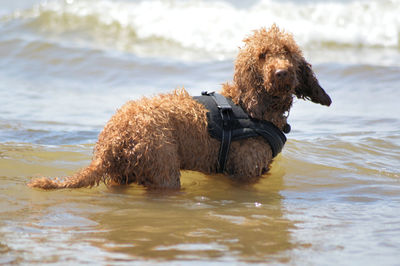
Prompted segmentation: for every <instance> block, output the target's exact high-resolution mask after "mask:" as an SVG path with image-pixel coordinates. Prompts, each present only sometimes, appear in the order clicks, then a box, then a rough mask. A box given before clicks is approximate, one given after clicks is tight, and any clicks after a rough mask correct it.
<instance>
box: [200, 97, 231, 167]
mask: <svg viewBox="0 0 400 266" xmlns="http://www.w3.org/2000/svg"><path fill="white" fill-rule="evenodd" d="M201 95H208V96H211V98H212V99H213V100H214V101H215V103H216V104H217V107H218V109H219V110H220V113H221V118H222V121H223V123H222V138H221V146H220V148H219V153H218V169H217V172H218V173H223V172H224V171H225V166H226V161H227V159H228V154H229V147H230V146H231V141H232V128H231V126H230V121H231V114H232V106H231V105H230V104H229V103H228V101H227V100H226V98H225V97H224V96H222V95H221V94H218V93H215V92H206V91H203V92H202V93H201Z"/></svg>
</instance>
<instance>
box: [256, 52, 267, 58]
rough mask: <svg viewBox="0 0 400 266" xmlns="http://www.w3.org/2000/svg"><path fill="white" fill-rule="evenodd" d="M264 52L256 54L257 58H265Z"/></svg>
mask: <svg viewBox="0 0 400 266" xmlns="http://www.w3.org/2000/svg"><path fill="white" fill-rule="evenodd" d="M265 56H266V53H261V54H259V55H258V58H259V59H265Z"/></svg>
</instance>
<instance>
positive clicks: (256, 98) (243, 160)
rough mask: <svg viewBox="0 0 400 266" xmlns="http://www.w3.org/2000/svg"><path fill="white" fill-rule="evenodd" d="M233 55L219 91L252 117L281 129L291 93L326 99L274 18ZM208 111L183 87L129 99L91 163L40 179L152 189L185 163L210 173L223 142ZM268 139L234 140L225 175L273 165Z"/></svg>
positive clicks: (174, 180) (45, 183)
mask: <svg viewBox="0 0 400 266" xmlns="http://www.w3.org/2000/svg"><path fill="white" fill-rule="evenodd" d="M244 42H245V45H244V47H243V48H241V49H240V50H239V54H238V56H237V59H236V62H235V73H234V78H233V82H231V83H226V84H223V87H222V92H221V94H223V95H224V96H226V97H230V98H232V100H233V102H234V103H235V104H238V105H240V106H241V107H242V108H243V109H244V110H245V111H246V112H247V113H248V114H249V115H250V116H251V117H252V118H255V119H260V120H267V121H271V122H272V123H274V124H275V125H276V126H277V127H278V128H280V129H283V127H284V126H285V125H286V120H287V114H288V112H289V109H290V107H291V106H292V102H293V97H294V96H297V97H298V98H302V99H308V100H311V101H313V102H315V103H320V104H322V105H327V106H329V105H330V103H331V100H330V98H329V96H328V95H327V94H326V93H325V91H324V90H323V89H322V88H321V87H320V86H319V84H318V81H317V79H316V78H315V75H314V73H313V71H312V69H311V65H310V64H308V63H307V62H306V60H305V59H304V57H303V55H302V52H301V50H300V49H299V47H298V46H297V45H296V43H295V41H294V39H293V37H292V35H290V34H288V33H285V32H284V31H281V30H279V28H278V27H277V26H276V25H273V26H272V27H271V28H270V29H269V30H266V29H265V28H262V29H260V30H257V31H254V33H253V35H251V36H249V37H248V38H246V39H245V40H244ZM206 113H207V110H206V109H205V107H204V106H203V105H201V104H199V103H198V102H196V101H195V100H193V98H192V97H191V96H189V94H188V93H187V92H186V91H185V90H184V89H179V90H175V91H173V92H172V93H170V94H161V95H158V96H156V97H153V98H142V99H140V100H137V101H129V102H127V103H126V104H125V105H124V106H122V108H121V109H119V110H118V111H117V112H116V113H115V114H114V115H113V116H112V118H111V119H110V121H109V122H108V123H107V124H106V126H105V127H104V129H103V131H102V132H101V133H100V135H99V139H98V141H97V143H96V146H95V148H94V155H93V159H92V162H91V164H90V165H89V166H88V167H86V168H84V169H83V170H81V171H79V172H77V173H76V174H74V175H73V176H71V177H68V178H65V179H64V180H58V179H49V178H38V179H34V180H32V181H31V182H30V183H29V186H31V187H38V188H44V189H54V188H79V187H92V186H94V185H98V184H99V183H100V182H104V183H105V184H130V183H137V184H141V185H144V186H146V187H150V188H179V187H180V170H181V169H188V170H194V171H200V172H203V173H206V174H212V173H216V171H217V168H218V151H219V147H220V143H219V141H217V140H215V139H213V138H211V137H210V136H209V133H208V130H207V117H206ZM272 159H273V157H272V151H271V148H270V146H269V144H268V143H267V142H266V141H265V140H264V139H263V138H261V137H258V138H252V139H246V140H240V141H235V142H232V144H231V148H230V153H229V156H228V161H227V165H226V174H228V175H230V176H233V177H235V178H238V179H243V180H249V179H251V178H254V177H258V176H260V175H262V174H263V173H265V172H266V171H268V169H269V166H270V164H271V162H272Z"/></svg>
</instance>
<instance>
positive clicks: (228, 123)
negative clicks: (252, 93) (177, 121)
mask: <svg viewBox="0 0 400 266" xmlns="http://www.w3.org/2000/svg"><path fill="white" fill-rule="evenodd" d="M201 95H202V96H195V97H193V98H194V99H195V100H196V101H198V102H199V103H201V104H203V105H204V106H205V107H206V108H207V109H208V112H207V120H208V131H209V133H210V135H211V137H213V138H216V139H218V140H219V141H221V146H220V149H219V154H218V172H219V173H223V172H224V171H225V166H226V161H227V158H228V153H229V147H230V144H231V142H232V141H235V140H241V139H247V138H252V137H258V136H262V137H263V138H264V139H265V140H266V141H267V142H268V143H269V145H270V146H271V150H272V155H273V156H274V157H275V156H276V155H278V153H280V152H281V150H282V148H283V145H284V144H285V142H286V137H285V135H284V134H283V133H282V131H281V130H280V129H279V128H277V127H276V126H275V125H274V124H272V123H271V122H268V121H261V120H257V119H252V118H250V117H249V116H248V115H247V114H246V113H245V112H244V111H243V109H242V108H241V107H240V106H238V105H235V104H234V103H233V102H232V100H231V99H229V98H225V97H224V96H222V95H221V94H218V93H214V92H206V91H205V92H202V93H201ZM289 131H290V126H289V125H287V127H286V130H285V133H289Z"/></svg>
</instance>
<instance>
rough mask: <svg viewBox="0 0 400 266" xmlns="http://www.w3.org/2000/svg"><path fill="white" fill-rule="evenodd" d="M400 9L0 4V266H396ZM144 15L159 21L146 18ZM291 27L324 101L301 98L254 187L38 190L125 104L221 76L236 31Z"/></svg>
mask: <svg viewBox="0 0 400 266" xmlns="http://www.w3.org/2000/svg"><path fill="white" fill-rule="evenodd" d="M399 9H400V2H399V1H397V0H394V1H372V0H366V1H351V2H346V1H335V2H330V3H326V2H323V1H284V2H282V3H280V2H279V1H268V0H262V1H256V0H254V1H225V2H222V1H221V2H215V1H185V2H183V1H164V0H160V1H145V2H144V1H143V2H141V1H123V0H119V1H90V0H83V1H77V0H74V1H73V0H68V1H65V2H64V1H42V2H41V1H35V0H30V1H27V0H18V1H13V2H11V3H9V1H5V0H0V191H1V192H0V264H3V263H4V264H28V263H29V264H44V263H52V264H76V263H88V264H139V265H146V264H150V265H154V264H163V265H164V264H167V265H168V264H170V265H177V264H178V265H181V264H189V263H190V264H194V265H204V264H211V265H219V264H223V265H230V264H238V265H240V264H249V263H254V264H265V263H271V264H288V265H293V264H294V265H310V264H311V265H321V264H322V265H342V264H351V265H398V263H399V261H400V255H399V254H400V253H399V250H400V215H399V213H400V170H399V162H400V152H399V151H400V119H399V113H400V107H399V104H398V102H399V97H400V91H399V87H400V64H399V62H400V60H399V59H400V52H399V51H400V45H399V44H400V40H399V36H400V30H399V29H400V20H399V18H398V13H399ZM149 10H151V12H149ZM272 22H277V23H278V24H279V25H280V26H282V27H284V28H286V29H287V30H288V31H290V32H293V34H294V36H295V38H296V40H298V42H299V44H300V46H301V47H302V48H303V50H304V54H305V57H306V58H307V59H309V61H310V62H311V63H312V64H313V67H314V70H315V72H316V74H317V76H318V78H319V81H320V83H321V85H322V86H323V87H324V88H325V89H326V91H327V92H328V93H329V94H330V95H331V98H332V100H333V104H332V106H331V107H329V108H326V107H323V106H320V105H315V104H312V103H309V102H304V101H302V100H297V101H296V102H295V104H294V107H293V108H292V110H291V113H290V117H289V120H290V121H289V122H290V124H291V126H292V132H291V133H290V134H289V135H288V142H287V144H286V145H285V147H284V150H283V152H282V153H281V154H280V155H279V156H278V157H277V158H276V160H275V162H274V164H273V167H272V170H271V171H270V172H269V173H268V174H267V175H265V176H263V178H261V179H260V181H259V182H258V183H256V184H251V185H249V184H247V185H244V184H238V183H236V182H234V181H232V180H230V179H229V178H228V177H225V176H221V175H215V176H206V175H203V174H200V173H196V172H189V171H188V172H183V173H182V175H183V176H182V189H181V190H180V191H174V192H160V191H147V190H146V189H144V188H142V187H140V186H136V185H131V186H127V187H112V188H107V187H105V186H104V185H101V186H99V187H96V188H92V189H79V190H60V191H41V190H36V189H30V188H28V187H27V186H26V183H27V182H29V180H30V179H31V178H32V177H35V176H42V175H44V176H50V177H56V176H67V175H70V174H72V173H74V172H75V171H77V170H78V169H80V168H82V167H84V166H85V165H87V164H88V163H89V161H90V159H91V154H92V149H93V145H94V143H95V142H96V139H97V135H98V134H99V132H100V130H101V129H102V127H103V126H104V124H105V123H106V122H107V120H108V119H109V118H110V116H111V115H112V114H113V113H114V112H115V110H116V109H117V108H118V107H120V106H121V105H122V104H123V103H124V102H126V101H127V100H130V99H137V98H140V97H141V96H151V95H154V94H156V93H159V92H167V91H171V90H172V89H174V88H177V87H182V86H184V87H185V88H187V89H188V91H189V92H190V93H191V94H193V95H196V94H199V93H200V91H202V90H205V89H208V90H218V89H219V87H220V84H221V83H223V82H226V81H229V80H231V78H232V72H233V59H234V56H235V53H236V51H237V47H238V46H240V45H241V42H240V41H241V39H242V38H243V37H244V36H245V35H246V34H249V33H250V31H251V30H252V29H256V28H259V27H261V26H269V25H270V24H271V23H272Z"/></svg>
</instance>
